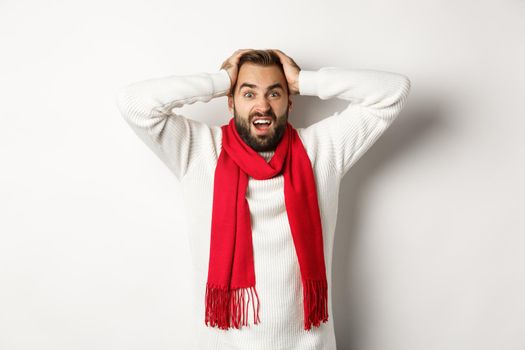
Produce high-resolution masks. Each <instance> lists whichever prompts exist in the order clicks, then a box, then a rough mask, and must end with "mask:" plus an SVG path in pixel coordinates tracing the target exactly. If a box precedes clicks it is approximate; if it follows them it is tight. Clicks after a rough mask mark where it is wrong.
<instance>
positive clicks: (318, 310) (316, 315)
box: [303, 280, 328, 330]
mask: <svg viewBox="0 0 525 350" xmlns="http://www.w3.org/2000/svg"><path fill="white" fill-rule="evenodd" d="M303 300H304V329H305V330H310V329H311V328H312V325H314V326H315V327H319V325H320V324H321V322H326V321H328V287H327V282H326V280H306V281H303Z"/></svg>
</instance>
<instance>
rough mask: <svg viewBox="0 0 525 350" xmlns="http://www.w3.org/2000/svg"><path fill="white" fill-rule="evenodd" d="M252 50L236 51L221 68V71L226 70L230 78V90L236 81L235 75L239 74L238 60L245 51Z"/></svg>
mask: <svg viewBox="0 0 525 350" xmlns="http://www.w3.org/2000/svg"><path fill="white" fill-rule="evenodd" d="M251 50H252V49H240V50H237V51H235V52H234V53H233V55H231V56H230V57H229V58H228V59H227V60H226V61H224V63H223V64H222V66H221V69H224V70H226V72H228V75H229V76H230V81H231V85H230V88H233V86H234V85H235V82H236V81H237V74H238V73H239V66H238V64H239V58H240V57H241V55H242V54H243V53H245V52H247V51H251Z"/></svg>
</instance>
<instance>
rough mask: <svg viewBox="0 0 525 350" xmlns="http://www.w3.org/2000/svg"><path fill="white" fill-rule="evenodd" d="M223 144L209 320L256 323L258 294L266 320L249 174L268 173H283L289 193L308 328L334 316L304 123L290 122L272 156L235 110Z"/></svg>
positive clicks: (211, 322) (215, 190) (214, 322)
mask: <svg viewBox="0 0 525 350" xmlns="http://www.w3.org/2000/svg"><path fill="white" fill-rule="evenodd" d="M221 128H222V151H221V153H220V155H219V159H218V161H217V166H216V168H215V178H214V188H213V212H212V222H211V242H210V260H209V267H208V282H207V284H206V319H205V323H206V325H208V326H212V327H215V326H217V327H219V328H221V329H228V328H230V327H233V328H237V329H239V328H241V327H242V326H247V325H248V315H247V313H248V307H249V304H250V301H251V302H252V310H253V314H254V323H255V324H257V323H259V322H260V320H259V297H258V295H257V291H256V290H255V269H254V263H253V246H252V231H251V224H250V209H249V207H248V201H247V200H246V197H245V195H246V187H247V185H248V176H251V177H253V178H254V179H257V180H266V179H270V178H273V177H275V176H278V175H280V174H283V176H284V200H285V205H286V212H287V215H288V222H289V224H290V230H291V233H292V238H293V242H294V245H295V251H296V253H297V258H298V261H299V267H300V270H301V280H302V284H303V304H304V329H305V330H309V329H311V326H312V325H314V326H316V327H318V326H319V325H320V323H321V322H326V321H327V320H328V307H327V302H328V295H327V281H326V270H325V262H324V253H323V236H322V228H321V216H320V214H319V205H318V202H317V190H316V185H315V181H314V175H313V171H312V165H311V163H310V159H309V158H308V155H307V153H306V150H305V149H304V146H303V143H302V142H301V139H300V138H299V136H298V134H297V131H296V130H295V129H294V128H293V127H292V126H291V125H290V124H289V123H287V125H286V129H285V132H284V134H283V137H282V139H281V141H280V142H279V145H278V146H277V148H276V149H275V153H274V155H273V157H272V159H271V160H270V162H269V163H267V162H266V160H265V159H264V158H263V157H262V156H261V155H260V154H258V153H257V152H256V151H255V150H253V149H252V148H251V147H250V146H248V145H247V144H246V143H245V142H244V141H243V140H242V139H241V137H240V136H239V134H238V132H237V129H236V127H235V122H234V119H233V118H232V119H231V120H230V122H229V124H227V125H223V126H222V127H221Z"/></svg>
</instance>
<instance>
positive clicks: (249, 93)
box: [243, 92, 253, 98]
mask: <svg viewBox="0 0 525 350" xmlns="http://www.w3.org/2000/svg"><path fill="white" fill-rule="evenodd" d="M246 95H253V94H252V93H251V92H246V93H245V94H244V95H243V96H244V97H248V98H249V97H252V96H246Z"/></svg>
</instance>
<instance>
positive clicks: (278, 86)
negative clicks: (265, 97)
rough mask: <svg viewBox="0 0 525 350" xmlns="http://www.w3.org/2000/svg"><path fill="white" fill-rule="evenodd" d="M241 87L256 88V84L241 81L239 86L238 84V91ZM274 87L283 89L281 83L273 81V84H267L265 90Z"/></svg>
mask: <svg viewBox="0 0 525 350" xmlns="http://www.w3.org/2000/svg"><path fill="white" fill-rule="evenodd" d="M243 87H249V88H252V89H255V88H257V85H255V84H250V83H242V84H241V86H239V91H240V90H241V89H242V88H243ZM275 88H279V89H281V90H284V88H283V86H282V85H281V83H275V84H272V85H270V86H268V88H267V89H266V91H269V90H272V89H275Z"/></svg>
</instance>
